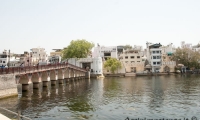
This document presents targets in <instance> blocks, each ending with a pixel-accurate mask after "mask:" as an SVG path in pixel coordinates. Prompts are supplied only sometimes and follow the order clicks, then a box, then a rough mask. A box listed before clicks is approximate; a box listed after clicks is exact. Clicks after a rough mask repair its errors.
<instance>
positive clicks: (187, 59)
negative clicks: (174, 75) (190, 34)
mask: <svg viewBox="0 0 200 120" xmlns="http://www.w3.org/2000/svg"><path fill="white" fill-rule="evenodd" d="M172 60H175V61H176V62H177V63H178V64H183V65H184V66H188V67H189V68H200V64H199V61H200V53H199V51H193V50H191V49H189V48H177V49H176V52H175V53H174V54H173V55H172Z"/></svg>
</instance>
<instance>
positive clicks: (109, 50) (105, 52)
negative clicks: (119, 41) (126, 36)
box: [92, 45, 118, 60]
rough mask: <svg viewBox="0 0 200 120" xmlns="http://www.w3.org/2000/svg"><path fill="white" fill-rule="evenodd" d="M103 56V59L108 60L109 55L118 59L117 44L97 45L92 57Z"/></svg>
mask: <svg viewBox="0 0 200 120" xmlns="http://www.w3.org/2000/svg"><path fill="white" fill-rule="evenodd" d="M99 56H100V57H101V58H102V59H103V60H107V59H108V58H109V57H110V58H116V59H118V55H117V46H108V47H105V46H99V45H98V46H97V47H95V48H94V51H93V53H92V57H93V58H96V57H99Z"/></svg>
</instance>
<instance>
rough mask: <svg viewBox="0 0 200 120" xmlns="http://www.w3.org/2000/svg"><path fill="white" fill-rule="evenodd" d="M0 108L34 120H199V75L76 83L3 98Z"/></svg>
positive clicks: (0, 101) (111, 79) (79, 81)
mask: <svg viewBox="0 0 200 120" xmlns="http://www.w3.org/2000/svg"><path fill="white" fill-rule="evenodd" d="M0 106H1V107H5V108H7V109H9V110H12V111H15V112H19V113H21V114H22V115H24V116H26V117H29V118H31V119H34V120H83V119H88V120H125V119H127V120H131V119H138V118H139V119H144V118H146V120H147V119H163V118H164V119H175V118H176V119H182V120H184V118H185V119H186V118H188V119H189V120H195V119H191V118H192V117H193V116H195V117H197V119H198V120H200V76H197V75H183V76H180V75H176V76H173V75H171V76H147V77H125V78H117V77H109V78H104V79H101V80H100V79H91V80H77V81H74V82H70V83H68V84H66V85H59V86H58V87H56V86H53V87H52V88H51V89H50V91H48V90H47V89H44V90H43V92H42V93H39V92H38V91H37V90H34V93H33V95H32V96H28V93H24V95H23V97H21V98H19V99H18V98H17V97H12V98H8V99H4V100H0ZM0 112H1V113H3V114H4V115H6V116H8V117H10V118H16V116H15V115H12V114H10V113H8V112H4V111H2V110H0ZM193 118H194V117H193ZM24 120H25V119H24Z"/></svg>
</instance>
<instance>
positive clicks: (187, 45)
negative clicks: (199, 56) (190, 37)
mask: <svg viewBox="0 0 200 120" xmlns="http://www.w3.org/2000/svg"><path fill="white" fill-rule="evenodd" d="M181 48H189V49H192V44H191V43H185V41H182V42H181Z"/></svg>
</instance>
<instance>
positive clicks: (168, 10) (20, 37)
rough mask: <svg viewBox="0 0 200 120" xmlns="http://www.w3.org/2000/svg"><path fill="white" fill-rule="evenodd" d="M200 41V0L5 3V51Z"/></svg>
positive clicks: (1, 20) (1, 12)
mask: <svg viewBox="0 0 200 120" xmlns="http://www.w3.org/2000/svg"><path fill="white" fill-rule="evenodd" d="M77 39H86V40H87V41H89V42H93V43H94V44H95V46H96V45H97V43H99V44H100V45H104V46H116V45H126V44H129V45H140V46H143V47H145V45H146V42H147V41H148V42H152V43H161V44H162V45H168V44H170V43H173V44H174V45H175V47H178V46H180V43H181V41H185V42H186V43H191V44H193V45H196V44H197V43H199V41H200V0H0V44H1V46H0V52H1V51H3V50H4V49H6V50H8V49H10V50H11V52H14V53H23V52H24V51H30V49H31V48H37V47H41V48H45V49H46V51H47V52H48V54H49V52H50V51H52V49H62V48H63V47H66V46H68V45H69V44H70V41H71V40H77Z"/></svg>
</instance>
